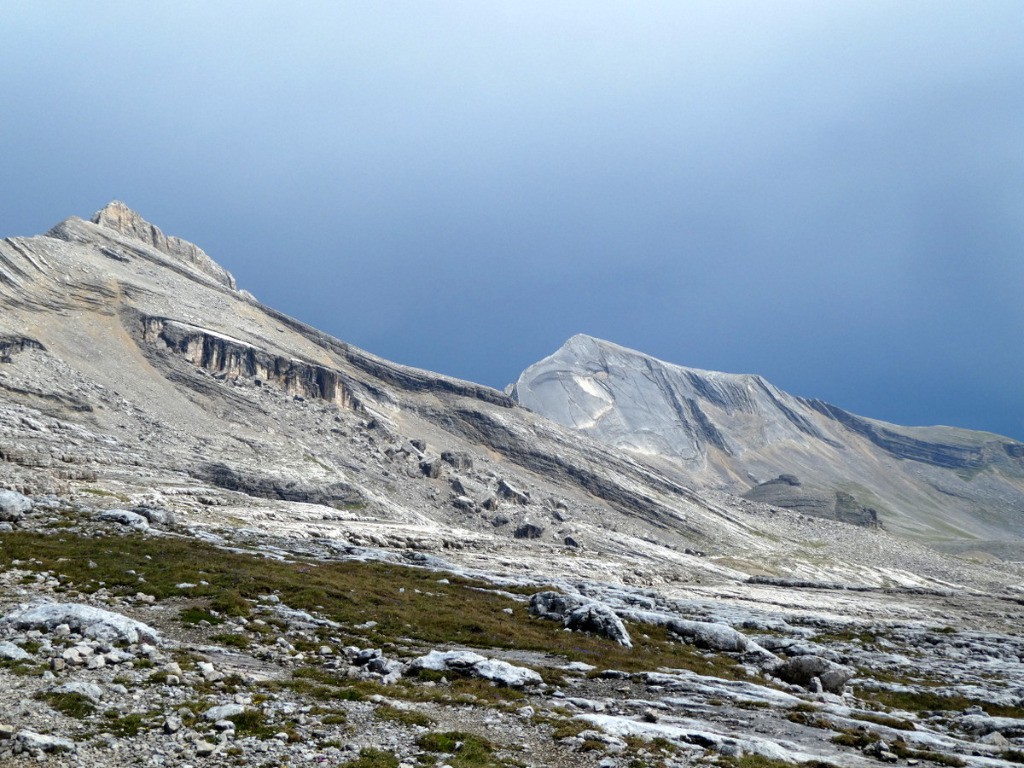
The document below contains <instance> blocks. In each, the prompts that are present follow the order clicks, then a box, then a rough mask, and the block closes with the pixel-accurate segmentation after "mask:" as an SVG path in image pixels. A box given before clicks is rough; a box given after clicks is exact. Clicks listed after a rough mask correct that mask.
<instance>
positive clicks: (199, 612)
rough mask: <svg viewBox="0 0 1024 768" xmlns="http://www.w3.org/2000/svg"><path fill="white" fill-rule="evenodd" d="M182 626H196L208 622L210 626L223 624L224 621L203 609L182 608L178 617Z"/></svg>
mask: <svg viewBox="0 0 1024 768" xmlns="http://www.w3.org/2000/svg"><path fill="white" fill-rule="evenodd" d="M178 618H179V619H181V622H182V623H183V624H198V623H199V622H201V621H205V622H208V623H210V624H223V623H224V619H222V618H219V617H217V616H214V615H213V614H212V613H210V612H209V611H208V610H206V609H204V608H196V607H195V606H193V607H191V608H182V609H181V613H180V614H179V615H178Z"/></svg>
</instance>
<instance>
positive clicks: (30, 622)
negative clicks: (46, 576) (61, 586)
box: [0, 603, 161, 645]
mask: <svg viewBox="0 0 1024 768" xmlns="http://www.w3.org/2000/svg"><path fill="white" fill-rule="evenodd" d="M0 624H9V625H13V626H14V627H16V628H17V629H37V628H42V629H46V630H53V629H55V628H56V627H58V626H60V625H61V624H67V625H68V626H69V627H70V628H71V629H72V630H74V631H77V632H80V633H81V634H82V635H84V636H85V637H91V638H94V639H96V640H107V641H115V640H124V641H125V642H129V643H139V642H142V643H151V644H153V645H158V644H159V643H160V642H161V637H160V633H159V632H157V631H156V630H155V629H153V627H151V626H149V625H148V624H143V623H142V622H141V621H136V620H135V619H129V618H128V617H127V616H122V615H121V614H120V613H114V612H113V611H105V610H103V609H102V608H94V607H93V606H91V605H83V604H81V603H35V604H32V605H22V606H18V607H17V608H15V609H14V610H13V611H11V612H10V613H8V614H7V615H6V616H4V617H3V619H0Z"/></svg>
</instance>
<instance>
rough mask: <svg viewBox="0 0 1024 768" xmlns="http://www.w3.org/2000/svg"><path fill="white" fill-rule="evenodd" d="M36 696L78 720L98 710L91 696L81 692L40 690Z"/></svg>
mask: <svg viewBox="0 0 1024 768" xmlns="http://www.w3.org/2000/svg"><path fill="white" fill-rule="evenodd" d="M35 697H36V698H37V699H39V700H40V701H45V702H46V703H47V704H49V705H50V706H51V707H53V708H54V709H55V710H57V711H58V712H61V713H63V714H65V715H67V716H68V717H74V718H76V719H78V720H81V719H83V718H86V717H88V716H89V715H91V714H92V713H93V712H95V711H96V707H95V705H93V703H92V701H91V700H90V699H89V697H87V696H83V695H82V694H80V693H57V692H55V691H40V692H39V693H37V694H36V696H35Z"/></svg>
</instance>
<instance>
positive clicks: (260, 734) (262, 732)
mask: <svg viewBox="0 0 1024 768" xmlns="http://www.w3.org/2000/svg"><path fill="white" fill-rule="evenodd" d="M228 720H230V721H231V722H232V723H234V724H235V733H237V734H238V735H240V736H255V737H256V738H258V739H270V738H273V736H274V734H276V733H278V729H276V728H274V727H272V726H271V725H269V724H268V722H267V716H266V715H265V714H263V712H261V711H260V710H258V709H247V710H245V711H244V712H239V713H238V714H237V715H231V716H230V717H229V718H228Z"/></svg>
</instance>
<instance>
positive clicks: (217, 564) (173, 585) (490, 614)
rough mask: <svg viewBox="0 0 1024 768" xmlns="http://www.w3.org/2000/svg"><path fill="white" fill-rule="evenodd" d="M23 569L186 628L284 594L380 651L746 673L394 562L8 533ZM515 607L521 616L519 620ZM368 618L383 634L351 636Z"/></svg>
mask: <svg viewBox="0 0 1024 768" xmlns="http://www.w3.org/2000/svg"><path fill="white" fill-rule="evenodd" d="M14 561H19V566H18V567H21V568H25V569H30V570H36V571H51V572H54V573H57V574H59V575H60V580H61V582H62V583H66V584H71V585H73V586H74V588H75V589H77V590H78V591H80V592H86V593H88V592H93V591H96V590H98V589H100V588H101V587H103V588H106V589H107V590H108V591H110V592H111V593H113V594H122V595H134V594H135V593H137V592H140V591H142V592H145V593H147V594H151V595H153V596H154V597H156V598H157V599H166V598H187V599H189V600H190V601H191V608H190V609H189V608H186V609H185V610H184V611H183V612H182V618H183V620H185V621H188V622H199V621H202V620H206V621H210V619H214V620H216V619H218V618H219V617H220V616H222V615H230V616H246V615H248V614H249V613H250V611H251V608H252V605H253V603H252V602H251V601H254V600H256V599H257V598H258V597H259V596H261V595H265V594H267V593H276V594H277V595H278V596H279V597H280V598H281V600H282V601H283V602H285V603H286V604H287V605H289V606H291V607H293V608H298V609H302V610H307V611H316V612H318V613H320V614H322V615H324V616H327V617H328V618H330V619H333V620H334V621H338V622H340V623H342V624H343V625H346V626H347V630H346V631H347V632H349V633H354V634H355V635H356V636H359V637H361V639H362V640H364V641H366V642H368V643H373V644H383V643H387V642H394V641H395V640H401V641H402V642H403V644H406V645H408V644H409V643H410V641H412V643H413V644H416V643H419V644H422V645H430V646H434V645H439V644H460V645H467V646H470V647H476V648H499V649H507V648H515V649H519V650H526V651H538V652H547V653H553V654H557V655H558V656H561V657H563V658H566V659H569V660H575V661H584V662H587V663H590V664H594V665H596V666H598V667H600V668H602V669H609V668H614V669H621V670H625V671H640V670H651V669H657V668H659V667H668V668H679V669H689V670H693V671H695V672H698V673H701V674H708V675H715V676H719V677H726V678H737V677H742V676H743V671H742V669H741V668H740V667H739V666H738V665H737V664H735V663H734V662H733V661H732V660H731V659H730V658H729V657H727V656H724V655H722V654H714V653H705V652H701V651H699V650H697V649H695V648H693V647H691V646H688V645H684V644H681V643H678V642H674V641H671V640H670V639H669V638H668V637H667V635H666V633H665V631H664V630H663V629H660V628H656V627H646V626H644V627H634V632H633V634H634V648H633V649H631V650H630V649H626V648H623V647H621V646H619V645H618V644H616V643H614V642H612V641H610V640H607V639H605V638H601V637H595V636H592V635H587V634H581V633H567V632H564V631H563V630H562V628H561V626H560V625H559V624H558V623H556V622H551V621H547V620H543V619H536V618H533V617H530V616H527V615H526V611H525V608H524V606H523V605H522V604H521V603H519V602H516V601H515V600H513V599H511V598H510V597H508V595H507V594H501V593H500V592H499V591H498V590H497V589H496V588H494V587H493V586H492V585H489V584H487V583H485V582H481V581H475V580H471V579H466V578H462V577H459V576H454V575H450V574H439V573H438V572H436V571H430V570H426V569H420V568H413V567H407V566H402V565H395V564H391V563H379V562H304V561H291V562H289V561H282V560H276V559H269V558H265V557H262V556H260V555H259V554H257V553H252V554H248V553H244V552H237V551H233V552H228V551H225V550H222V549H219V548H217V547H215V546H213V545H211V544H208V543H206V542H201V541H196V540H195V539H192V538H175V537H160V538H155V537H147V536H142V535H138V534H130V535H116V536H105V537H101V538H93V537H85V536H79V535H75V534H70V533H66V532H64V531H60V532H56V533H52V534H45V533H39V532H28V531H14V532H8V533H4V534H0V567H11V565H12V563H13V562H14ZM442 575H443V576H444V579H443V580H442ZM180 584H191V585H194V586H190V587H180V586H178V585H180ZM506 589H507V588H506ZM506 608H512V609H513V611H514V613H513V616H512V617H511V618H510V617H509V615H508V614H507V613H505V609H506ZM369 620H373V621H375V622H377V624H376V626H374V627H373V628H370V629H364V630H354V629H352V627H353V626H354V625H357V624H363V623H365V622H367V621H369ZM210 623H211V624H212V623H215V621H210Z"/></svg>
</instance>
